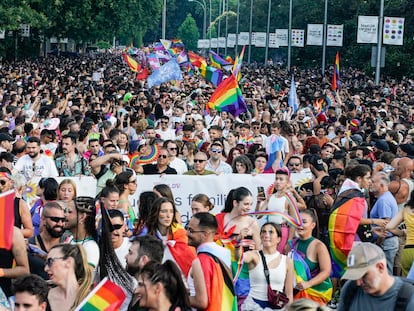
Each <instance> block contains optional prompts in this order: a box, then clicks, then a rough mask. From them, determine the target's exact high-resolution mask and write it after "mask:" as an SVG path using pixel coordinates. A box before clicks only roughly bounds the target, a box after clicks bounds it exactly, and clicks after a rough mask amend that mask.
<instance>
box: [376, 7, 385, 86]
mask: <svg viewBox="0 0 414 311" xmlns="http://www.w3.org/2000/svg"><path fill="white" fill-rule="evenodd" d="M383 27H384V0H381V4H380V17H379V27H378V45H377V59H376V67H375V85H378V84H379V83H380V78H381V49H382V28H383Z"/></svg>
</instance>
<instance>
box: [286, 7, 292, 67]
mask: <svg viewBox="0 0 414 311" xmlns="http://www.w3.org/2000/svg"><path fill="white" fill-rule="evenodd" d="M292 6H293V4H292V0H290V1H289V30H288V59H287V70H288V71H289V72H290V55H291V52H292V51H291V50H292V9H293V8H292Z"/></svg>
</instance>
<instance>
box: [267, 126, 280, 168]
mask: <svg viewBox="0 0 414 311" xmlns="http://www.w3.org/2000/svg"><path fill="white" fill-rule="evenodd" d="M282 146H283V141H282V139H281V138H280V137H279V135H275V134H272V135H270V137H269V139H267V142H266V152H267V154H268V156H269V159H268V160H267V163H266V167H265V170H267V169H270V168H271V167H272V164H273V162H275V160H276V157H277V152H278V151H281V150H282ZM282 161H283V160H281V163H280V164H279V165H280V166H281V167H282V166H283V162H282Z"/></svg>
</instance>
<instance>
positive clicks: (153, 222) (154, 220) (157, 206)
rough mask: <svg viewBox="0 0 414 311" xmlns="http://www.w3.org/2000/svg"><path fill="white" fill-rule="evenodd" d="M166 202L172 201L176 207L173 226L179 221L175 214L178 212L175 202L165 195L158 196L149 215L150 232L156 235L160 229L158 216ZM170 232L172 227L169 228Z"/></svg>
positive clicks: (148, 225)
mask: <svg viewBox="0 0 414 311" xmlns="http://www.w3.org/2000/svg"><path fill="white" fill-rule="evenodd" d="M164 203H171V204H172V206H173V209H174V217H173V219H172V223H171V226H172V225H173V224H176V223H177V220H176V218H175V215H176V214H177V208H176V207H175V204H174V202H173V201H171V200H170V199H168V198H164V197H162V198H158V199H156V200H155V201H154V203H153V204H152V207H151V212H150V214H149V217H148V222H147V227H148V234H151V235H155V233H156V231H157V229H158V216H159V214H160V210H161V206H162V205H163V204H164ZM169 233H171V228H170V229H169Z"/></svg>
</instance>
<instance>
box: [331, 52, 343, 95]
mask: <svg viewBox="0 0 414 311" xmlns="http://www.w3.org/2000/svg"><path fill="white" fill-rule="evenodd" d="M340 89H341V80H340V78H339V52H336V57H335V67H334V73H333V76H332V91H336V90H338V91H339V90H340Z"/></svg>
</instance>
